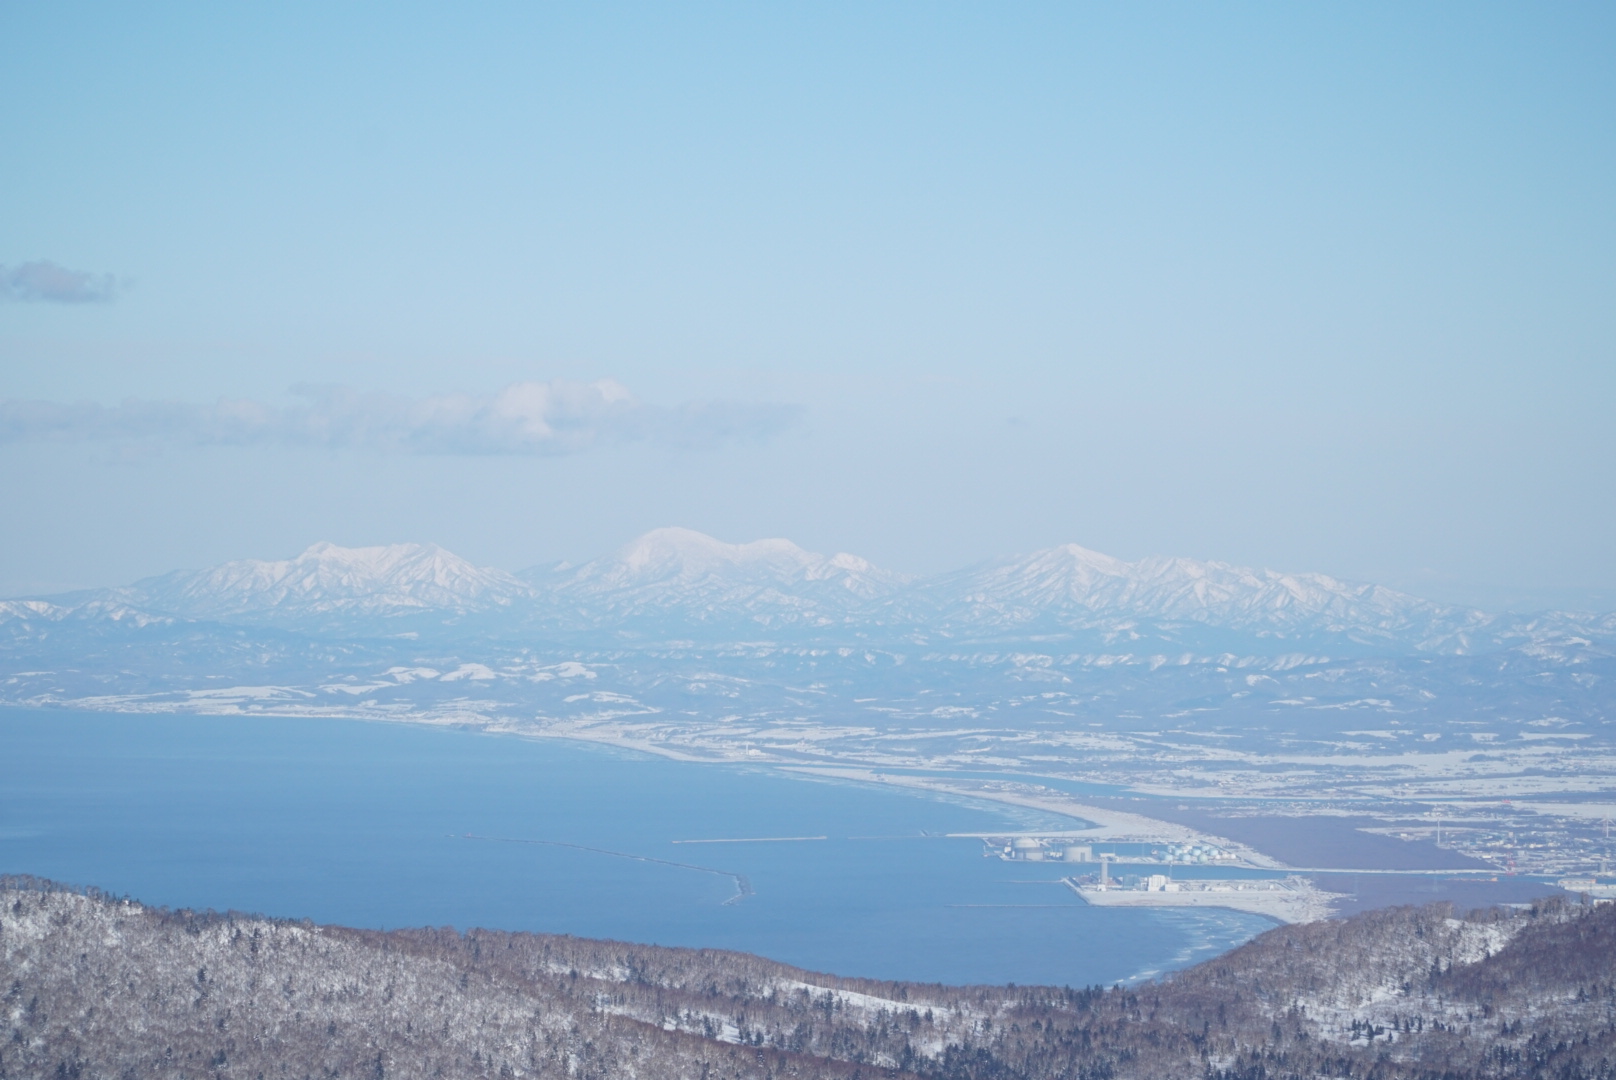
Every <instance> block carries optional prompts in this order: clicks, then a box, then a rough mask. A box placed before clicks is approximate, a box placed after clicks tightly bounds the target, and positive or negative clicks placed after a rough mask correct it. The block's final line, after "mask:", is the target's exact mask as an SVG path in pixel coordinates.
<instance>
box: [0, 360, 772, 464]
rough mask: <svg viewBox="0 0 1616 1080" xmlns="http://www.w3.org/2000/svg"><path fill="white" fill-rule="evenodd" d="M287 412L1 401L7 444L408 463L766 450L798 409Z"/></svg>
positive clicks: (545, 403)
mask: <svg viewBox="0 0 1616 1080" xmlns="http://www.w3.org/2000/svg"><path fill="white" fill-rule="evenodd" d="M293 394H294V395H296V396H297V397H299V398H301V399H302V400H301V401H300V402H298V403H296V404H293V405H288V406H276V405H269V404H265V403H263V402H258V401H250V400H243V399H232V398H221V399H219V400H218V401H216V402H214V403H213V404H211V405H197V404H192V403H187V402H178V401H139V400H129V401H124V402H123V403H121V404H118V405H99V404H94V403H75V404H68V403H60V402H52V401H23V400H0V442H91V441H106V440H117V441H135V440H148V441H149V440H161V441H171V442H182V443H189V444H195V445H213V446H219V445H266V444H267V445H283V446H318V447H333V448H360V449H367V450H376V451H382V452H389V453H409V454H537V455H554V454H570V453H577V452H579V451H582V450H587V449H589V448H591V447H594V446H600V445H610V444H615V443H624V442H650V443H657V444H661V445H666V446H679V447H709V446H717V445H721V444H724V443H729V442H756V441H760V440H762V439H766V438H768V437H769V436H771V435H773V434H775V433H776V432H778V431H780V430H781V429H783V428H785V427H787V426H788V425H790V424H791V423H792V422H793V421H795V420H796V418H797V417H798V415H799V414H800V411H801V410H800V409H799V408H798V407H797V406H794V405H782V404H773V403H746V402H729V401H707V402H690V403H687V404H685V405H682V406H679V407H677V408H671V409H670V408H663V407H659V406H655V405H648V404H646V403H644V402H642V401H639V400H638V399H636V398H635V397H634V396H633V395H632V394H631V393H629V391H628V389H627V388H626V387H624V386H623V385H622V384H621V383H619V382H616V381H615V380H611V379H604V380H601V381H599V382H591V383H581V382H566V381H560V380H557V381H555V382H521V383H513V384H512V385H510V386H507V387H506V388H505V389H504V390H501V391H500V392H499V393H497V394H493V395H487V396H477V395H472V394H443V395H438V396H434V397H425V398H407V397H402V396H399V395H395V394H381V393H365V392H361V391H358V390H354V389H352V388H350V387H345V386H300V387H294V388H293Z"/></svg>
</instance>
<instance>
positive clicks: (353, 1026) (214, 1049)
mask: <svg viewBox="0 0 1616 1080" xmlns="http://www.w3.org/2000/svg"><path fill="white" fill-rule="evenodd" d="M0 996H3V1001H0V1077H25V1076H26V1077H35V1076H47V1075H51V1076H64V1077H65V1076H72V1077H83V1078H89V1077H102V1076H107V1077H111V1076H141V1077H186V1076H204V1075H207V1076H243V1077H246V1076H255V1077H256V1076H263V1077H308V1076H358V1075H365V1076H397V1077H417V1076H419V1077H427V1076H443V1077H461V1076H465V1077H473V1076H476V1077H482V1076H490V1077H491V1076H512V1077H518V1076H521V1077H562V1076H567V1077H625V1078H633V1077H659V1078H662V1077H667V1078H675V1077H677V1078H684V1077H690V1078H696V1077H704V1078H707V1080H719V1078H728V1077H736V1078H739V1077H759V1078H763V1077H771V1078H772V1077H809V1076H812V1077H875V1076H882V1077H904V1076H917V1077H937V1078H949V1080H956V1078H958V1080H990V1078H1012V1077H1013V1078H1023V1077H1024V1078H1028V1080H1033V1078H1038V1080H1042V1078H1054V1077H1075V1078H1101V1077H1116V1078H1130V1077H1139V1078H1145V1077H1179V1076H1184V1077H1216V1078H1219V1080H1225V1078H1227V1080H1234V1078H1248V1077H1249V1078H1257V1077H1264V1078H1276V1080H1277V1078H1282V1077H1296V1078H1301V1077H1320V1076H1330V1077H1365V1078H1368V1077H1375V1078H1396V1077H1411V1078H1412V1077H1433V1078H1434V1077H1442V1078H1448V1080H1466V1078H1472V1077H1474V1078H1478V1080H1479V1078H1482V1077H1488V1078H1493V1077H1497V1078H1504V1077H1556V1078H1565V1080H1582V1078H1589V1080H1593V1078H1610V1077H1612V1076H1616V904H1606V905H1602V906H1599V907H1588V906H1586V905H1578V904H1569V903H1564V902H1561V901H1549V902H1545V903H1542V904H1539V905H1538V906H1535V907H1533V908H1531V909H1529V910H1525V911H1519V912H1510V911H1501V910H1496V909H1495V910H1489V911H1483V912H1474V913H1471V914H1470V915H1468V916H1466V917H1463V918H1458V917H1455V915H1454V913H1453V911H1452V910H1451V909H1450V908H1449V907H1447V906H1444V905H1433V906H1431V907H1425V908H1394V909H1386V910H1383V911H1376V912H1369V913H1366V914H1364V915H1360V916H1357V917H1355V918H1352V919H1348V920H1344V921H1332V922H1319V923H1310V924H1305V925H1301V926H1290V927H1282V928H1279V929H1276V930H1273V931H1270V932H1269V933H1267V934H1264V935H1262V936H1261V937H1259V938H1257V939H1256V940H1254V941H1252V942H1250V943H1249V944H1247V945H1245V946H1243V947H1241V948H1239V949H1237V950H1235V951H1234V952H1232V953H1229V954H1228V955H1226V956H1224V957H1221V958H1219V959H1217V960H1214V961H1212V962H1210V963H1207V964H1203V965H1201V966H1199V967H1196V968H1192V969H1190V970H1188V971H1185V972H1181V973H1179V974H1178V975H1176V976H1174V977H1172V978H1170V979H1168V980H1166V981H1164V982H1162V983H1155V984H1148V985H1144V986H1140V987H1135V988H1131V989H1130V988H1120V987H1118V988H1114V989H1111V990H1102V989H1099V988H1093V989H1086V990H1072V989H1068V988H1052V987H1014V986H1011V987H947V986H938V985H921V984H913V983H896V982H876V981H871V980H861V979H845V978H837V977H833V976H825V975H816V974H813V973H810V972H805V971H801V970H799V969H796V968H791V967H787V966H785V965H783V964H777V963H774V962H772V961H768V960H764V959H761V958H759V957H755V956H748V955H745V954H739V953H729V952H719V951H714V950H694V949H671V948H660V947H656V946H646V945H631V944H624V943H621V942H611V941H591V940H585V939H579V938H571V937H559V936H550V935H539V934H525V933H506V932H500V931H487V930H472V931H468V932H466V933H459V932H456V931H454V930H451V929H441V930H404V931H389V932H381V931H366V930H354V929H348V928H343V927H334V926H316V925H314V924H312V923H309V922H292V921H287V920H275V919H267V918H263V917H259V916H252V915H242V914H237V913H231V914H227V915H219V914H216V913H212V912H204V913H198V912H190V911H177V912H176V911H168V910H164V909H154V908H148V907H144V906H142V905H140V904H137V903H134V902H132V901H129V900H118V899H114V898H112V897H110V896H107V895H105V894H102V893H100V892H97V891H95V890H75V889H70V888H67V887H65V886H61V885H57V884H54V883H51V882H46V881H41V880H38V879H33V878H25V877H11V878H0Z"/></svg>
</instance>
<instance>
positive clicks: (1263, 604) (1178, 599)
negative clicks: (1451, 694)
mask: <svg viewBox="0 0 1616 1080" xmlns="http://www.w3.org/2000/svg"><path fill="white" fill-rule="evenodd" d="M890 608H891V610H890V612H889V613H888V618H894V617H895V618H896V619H898V620H901V621H907V622H910V623H912V624H914V625H916V626H927V627H933V628H939V629H941V628H947V629H952V630H955V631H975V632H993V633H1001V634H1003V633H1013V632H1015V631H1017V630H1029V631H1035V630H1038V629H1042V630H1045V631H1048V630H1054V629H1060V628H1065V629H1077V628H1099V627H1107V626H1115V625H1117V624H1118V623H1119V622H1122V621H1128V620H1151V621H1155V622H1170V621H1188V622H1195V623H1201V624H1205V625H1208V626H1215V627H1219V628H1222V629H1227V630H1238V631H1243V632H1246V633H1254V634H1259V635H1265V634H1283V635H1287V636H1293V635H1300V634H1337V635H1346V636H1349V637H1356V638H1358V639H1361V640H1363V641H1365V642H1366V643H1367V642H1371V641H1397V642H1401V643H1403V644H1405V645H1408V646H1410V647H1415V648H1424V649H1431V648H1439V649H1447V650H1461V651H1462V650H1463V649H1465V648H1467V647H1469V645H1470V644H1471V640H1470V639H1471V638H1473V637H1474V636H1476V635H1478V634H1487V633H1490V632H1492V631H1493V630H1495V629H1496V627H1497V620H1495V619H1494V618H1493V617H1491V616H1488V615H1485V614H1483V613H1481V612H1478V611H1470V610H1467V609H1463V608H1456V607H1449V606H1445V605H1441V604H1434V603H1431V602H1430V601H1426V600H1421V599H1419V598H1418V597H1414V596H1409V595H1406V594H1404V593H1399V592H1396V591H1394V590H1391V589H1387V588H1384V587H1382V586H1379V585H1363V584H1352V583H1348V582H1343V581H1338V580H1337V579H1335V578H1332V577H1329V576H1327V575H1325V574H1313V573H1295V574H1292V573H1281V572H1279V571H1275V570H1257V569H1251V568H1248V567H1241V566H1231V565H1229V564H1228V563H1221V562H1201V561H1198V560H1195V559H1184V558H1165V557H1160V556H1155V557H1151V558H1146V559H1140V560H1139V561H1137V562H1124V561H1123V560H1121V559H1115V558H1112V557H1111V556H1109V555H1102V554H1100V553H1099V552H1096V551H1090V550H1088V549H1087V548H1082V547H1079V546H1077V545H1076V544H1065V545H1062V546H1060V547H1053V548H1046V549H1044V550H1042V551H1036V552H1033V553H1032V554H1030V555H1024V556H1019V557H1016V558H1012V559H1004V560H1001V561H998V562H993V563H989V564H986V565H984V566H979V567H974V568H972V569H969V570H963V571H959V572H956V573H953V574H947V575H944V576H942V577H939V578H933V579H931V580H930V581H927V582H925V583H923V584H922V585H920V586H918V587H917V588H916V589H914V590H913V591H912V592H911V593H910V594H909V595H907V596H904V597H902V598H899V599H898V600H896V601H894V602H893V604H892V605H890Z"/></svg>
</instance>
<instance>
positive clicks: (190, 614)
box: [0, 528, 1616, 653]
mask: <svg viewBox="0 0 1616 1080" xmlns="http://www.w3.org/2000/svg"><path fill="white" fill-rule="evenodd" d="M95 612H101V613H102V615H101V616H100V617H106V618H113V617H115V618H118V619H122V620H138V619H141V618H146V619H150V618H180V619H188V620H206V621H214V622H226V623H233V622H240V623H263V624H270V625H279V626H286V627H291V628H301V629H305V630H310V631H314V632H321V631H323V630H324V631H332V630H336V629H343V630H345V631H346V630H352V629H353V628H354V627H355V626H357V625H363V626H364V627H368V628H369V629H373V630H376V631H377V632H388V627H389V626H392V627H393V629H394V630H396V629H397V626H396V625H395V624H397V623H398V622H399V621H400V620H405V621H409V622H410V623H411V625H412V626H413V625H414V624H415V623H421V622H424V623H427V624H430V623H432V622H442V621H444V620H450V621H457V620H464V619H472V620H477V619H481V620H482V622H480V623H477V624H476V625H479V626H484V627H486V628H488V630H489V632H505V633H527V634H567V633H591V632H597V633H619V632H641V633H647V634H651V635H652V636H657V635H661V636H664V637H667V636H671V637H681V636H694V637H697V638H702V637H707V638H711V637H713V636H714V635H717V636H718V637H724V636H726V635H728V636H729V637H735V636H737V635H738V636H739V637H740V638H745V637H747V636H749V635H750V636H756V635H759V634H764V635H767V634H791V633H807V634H819V635H822V636H830V637H835V636H838V635H840V636H842V637H845V638H850V639H851V638H857V639H859V640H875V639H881V638H894V637H895V638H897V639H899V640H907V641H911V642H913V643H916V644H923V643H924V642H926V641H929V640H932V641H947V640H954V641H961V640H978V641H1010V640H1030V639H1043V638H1048V637H1050V636H1051V635H1054V636H1059V635H1063V634H1065V635H1072V634H1088V635H1090V636H1091V637H1093V636H1096V635H1097V640H1102V641H1111V640H1115V641H1119V642H1128V641H1132V640H1138V639H1140V638H1151V637H1153V638H1154V639H1156V640H1159V641H1161V642H1165V643H1168V644H1171V643H1172V642H1174V641H1189V640H1192V639H1195V635H1196V634H1201V635H1202V636H1203V637H1204V634H1205V633H1209V632H1215V633H1221V634H1233V635H1238V636H1239V637H1240V638H1241V639H1242V640H1243V641H1253V640H1254V641H1258V642H1261V641H1263V640H1267V641H1269V642H1270V643H1271V644H1273V645H1274V646H1276V647H1288V645H1289V644H1294V643H1295V642H1298V641H1301V640H1305V639H1329V640H1335V641H1338V642H1345V643H1356V644H1358V645H1362V646H1364V647H1371V648H1376V647H1385V648H1392V649H1395V650H1399V651H1420V652H1440V653H1466V652H1471V651H1475V650H1477V649H1484V648H1496V647H1510V646H1517V645H1531V644H1555V643H1559V644H1565V643H1568V642H1569V643H1572V644H1576V643H1578V642H1582V643H1584V644H1585V643H1586V641H1585V640H1584V639H1587V638H1590V637H1605V636H1607V635H1613V634H1616V618H1612V617H1605V618H1600V619H1593V620H1588V619H1579V618H1574V617H1570V616H1563V615H1543V616H1537V617H1533V618H1521V617H1504V616H1497V615H1489V614H1487V613H1484V612H1480V611H1476V610H1472V609H1468V608H1463V607H1457V606H1453V605H1445V604H1438V603H1433V602H1431V601H1428V600H1423V599H1420V598H1418V597H1414V596H1410V595H1408V594H1406V593H1401V592H1397V591H1395V590H1392V589H1388V588H1385V587H1383V586H1379V585H1373V584H1359V583H1351V582H1344V581H1340V580H1338V579H1336V578H1333V577H1330V576H1328V575H1325V574H1318V573H1282V572H1279V571H1274V570H1261V569H1252V568H1248V567H1240V566H1234V565H1230V564H1228V563H1221V562H1209V561H1199V560H1195V559H1186V558H1167V557H1151V558H1145V559H1140V560H1138V561H1135V562H1127V561H1124V560H1121V559H1116V558H1113V557H1111V556H1108V555H1103V554H1101V553H1099V552H1095V551H1090V550H1088V549H1086V548H1082V547H1079V546H1078V545H1076V544H1066V545H1061V546H1058V547H1053V548H1047V549H1044V550H1042V551H1037V552H1033V553H1031V554H1029V555H1023V556H1017V557H1014V558H1009V559H1002V560H997V561H994V562H989V563H985V564H982V565H979V566H976V567H972V568H969V569H966V570H961V571H957V572H954V573H950V574H943V575H940V576H936V577H931V578H927V579H919V580H917V579H914V578H910V577H908V576H906V575H903V574H899V573H895V572H893V571H889V570H883V569H881V568H879V567H876V566H873V565H872V564H871V563H869V562H868V561H866V560H864V559H862V558H859V557H858V556H855V555H849V554H846V553H839V554H836V555H831V556H826V555H821V554H817V553H814V552H810V551H806V550H804V549H803V548H801V547H798V546H797V545H796V544H794V543H792V542H790V541H789V540H783V539H767V540H756V541H753V542H751V543H745V544H729V543H725V542H723V541H720V540H716V539H714V538H713V537H710V536H707V535H705V534H703V533H699V532H696V531H694V530H691V529H681V528H664V529H656V530H653V531H651V532H649V533H646V534H645V535H643V536H641V537H639V538H637V539H635V540H633V541H631V542H630V543H628V544H626V545H624V546H623V547H622V548H619V549H618V550H617V551H615V552H613V553H611V554H609V555H606V556H603V557H601V558H598V559H594V560H592V561H590V562H587V563H584V564H582V565H580V566H568V565H559V566H552V567H538V568H532V569H529V570H526V571H523V572H521V573H520V574H510V573H507V572H505V571H503V570H496V569H490V568H485V567H479V566H476V565H473V564H472V563H470V562H468V561H466V560H465V559H462V558H460V557H459V556H457V555H455V554H453V553H452V552H449V551H447V550H445V549H444V548H441V547H438V546H437V545H435V544H394V545H390V546H377V547H360V548H345V547H339V546H337V545H335V544H329V543H319V544H314V545H313V546H311V547H309V548H308V549H306V550H305V551H303V552H302V553H301V554H299V555H297V556H295V557H293V558H291V559H282V560H256V559H243V560H237V561H233V562H228V563H223V564H221V565H219V566H215V567H211V568H208V569H205V570H198V571H175V572H173V573H169V574H164V575H161V576H159V577H154V578H147V579H144V580H142V581H138V582H136V583H134V584H133V585H130V586H127V587H124V588H120V589H108V590H97V591H94V592H91V593H85V594H77V595H75V596H72V597H59V598H46V599H45V600H29V601H9V602H4V603H3V604H0V622H8V623H12V624H18V623H23V624H31V623H38V622H42V621H43V622H53V621H54V622H60V621H61V620H63V619H65V618H67V617H68V616H69V614H70V613H77V617H79V618H88V617H91V616H92V615H93V614H94V613H95ZM502 628H503V629H502ZM1197 628H1199V629H1197Z"/></svg>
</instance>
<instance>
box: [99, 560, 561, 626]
mask: <svg viewBox="0 0 1616 1080" xmlns="http://www.w3.org/2000/svg"><path fill="white" fill-rule="evenodd" d="M116 592H117V593H118V594H119V595H120V596H121V597H122V598H123V599H125V600H126V601H127V602H129V603H130V604H134V605H138V606H142V607H148V608H151V609H153V610H157V611H161V612H164V613H170V614H176V615H182V616H185V617H187V618H195V619H232V618H242V617H252V616H261V617H270V618H276V617H278V618H282V619H293V618H298V617H307V616H322V615H335V614H343V615H371V616H391V615H398V614H404V613H413V612H421V611H445V612H455V613H460V612H467V611H480V610H486V609H488V608H492V607H504V606H508V605H510V604H511V603H513V602H515V601H516V600H518V599H521V598H524V597H529V596H531V595H532V590H531V589H529V588H528V587H527V586H526V585H525V584H523V582H522V581H520V580H519V579H518V578H516V577H515V576H514V575H511V574H508V573H506V572H505V571H503V570H493V569H488V568H485V567H479V566H473V565H472V564H471V563H469V562H467V561H466V560H465V559H462V558H461V557H460V556H458V555H456V554H454V553H453V552H451V551H446V550H445V549H443V548H441V547H438V546H437V545H436V544H392V545H388V546H385V547H359V548H345V547H338V546H337V545H336V544H330V543H318V544H314V545H312V546H310V547H309V548H307V549H306V550H304V551H303V552H302V553H301V554H300V555H297V556H296V557H295V558H291V559H280V560H274V561H266V560H261V559H238V560H235V561H233V562H227V563H222V564H220V565H218V566H214V567H211V568H209V569H207V570H197V571H188V570H176V571H174V572H173V573H169V574H163V575H161V576H159V577H154V578H146V579H145V580H143V581H137V582H135V584H133V585H131V586H129V587H128V588H126V589H121V590H116Z"/></svg>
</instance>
